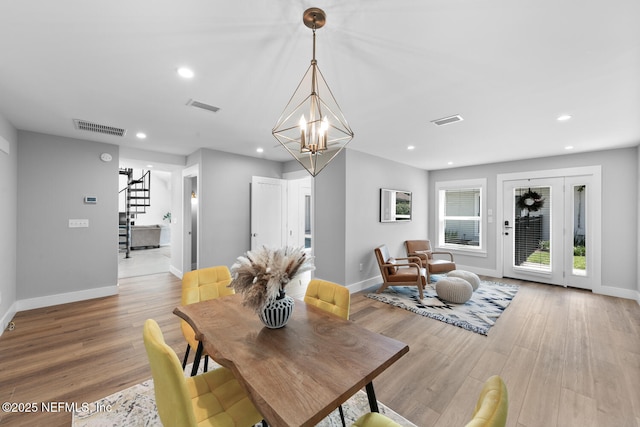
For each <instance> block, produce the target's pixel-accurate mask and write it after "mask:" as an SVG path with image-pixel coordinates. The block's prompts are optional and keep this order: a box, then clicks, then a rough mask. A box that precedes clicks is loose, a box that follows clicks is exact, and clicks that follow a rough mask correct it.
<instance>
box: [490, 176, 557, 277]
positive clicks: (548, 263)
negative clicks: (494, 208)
mask: <svg viewBox="0 0 640 427" xmlns="http://www.w3.org/2000/svg"><path fill="white" fill-rule="evenodd" d="M563 185H564V179H563V178H541V179H527V180H516V181H506V182H505V183H504V199H503V200H504V213H503V219H504V222H503V225H502V226H503V233H502V235H503V240H504V275H505V276H507V277H513V278H517V279H523V280H531V281H535V282H543V283H550V284H554V285H564V281H563V274H564V256H563V254H564V239H563V228H564V215H563V211H564V207H563V206H564V196H563Z"/></svg>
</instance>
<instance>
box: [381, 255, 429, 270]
mask: <svg viewBox="0 0 640 427" xmlns="http://www.w3.org/2000/svg"><path fill="white" fill-rule="evenodd" d="M396 259H397V260H398V259H403V260H407V259H409V258H396ZM414 259H415V258H414ZM382 266H383V267H390V268H397V267H414V268H417V269H418V273H420V269H421V268H422V265H421V264H420V261H418V260H417V262H394V263H390V262H389V263H384V264H382Z"/></svg>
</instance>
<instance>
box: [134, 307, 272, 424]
mask: <svg viewBox="0 0 640 427" xmlns="http://www.w3.org/2000/svg"><path fill="white" fill-rule="evenodd" d="M142 335H143V338H144V346H145V348H146V350H147V356H148V357H149V364H150V365H151V374H152V376H153V388H154V392H155V397H156V406H157V408H158V415H159V416H160V421H162V425H164V426H165V427H172V426H175V427H182V426H189V427H196V426H199V425H207V426H220V427H234V426H244V427H249V426H253V425H255V424H256V423H258V422H260V420H262V415H260V413H259V412H258V411H257V410H256V408H255V407H254V406H253V403H251V400H249V397H247V395H246V394H245V392H244V390H243V389H242V387H241V386H240V384H239V383H238V381H237V380H236V379H235V377H234V376H233V373H232V372H231V371H229V370H228V369H226V368H217V369H214V370H213V371H210V372H205V373H204V374H201V375H196V376H194V377H186V378H185V376H184V372H183V370H182V369H181V367H180V360H179V359H178V356H177V355H176V353H175V352H174V351H173V349H172V348H171V347H169V346H168V345H167V344H166V343H165V341H164V337H163V335H162V331H161V330H160V327H159V326H158V324H157V323H156V321H155V320H152V319H148V320H147V321H146V322H145V324H144V329H143V334H142Z"/></svg>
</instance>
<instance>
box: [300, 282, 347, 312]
mask: <svg viewBox="0 0 640 427" xmlns="http://www.w3.org/2000/svg"><path fill="white" fill-rule="evenodd" d="M304 302H306V303H307V304H310V305H315V306H316V307H318V308H321V309H322V310H324V311H328V312H329V313H331V314H335V315H336V316H340V317H342V318H343V319H347V320H349V306H350V305H351V294H350V293H349V289H347V288H346V287H344V286H342V285H339V284H337V283H333V282H329V281H327V280H321V279H312V280H311V281H310V282H309V285H308V286H307V291H306V293H305V295H304Z"/></svg>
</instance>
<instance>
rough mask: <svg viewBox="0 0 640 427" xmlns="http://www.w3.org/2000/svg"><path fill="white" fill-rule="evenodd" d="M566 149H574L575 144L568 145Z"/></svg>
mask: <svg viewBox="0 0 640 427" xmlns="http://www.w3.org/2000/svg"><path fill="white" fill-rule="evenodd" d="M564 149H565V150H573V145H567V146H566V147H564Z"/></svg>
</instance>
